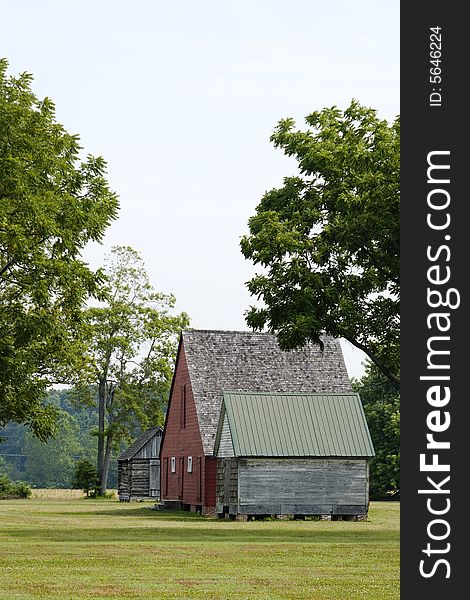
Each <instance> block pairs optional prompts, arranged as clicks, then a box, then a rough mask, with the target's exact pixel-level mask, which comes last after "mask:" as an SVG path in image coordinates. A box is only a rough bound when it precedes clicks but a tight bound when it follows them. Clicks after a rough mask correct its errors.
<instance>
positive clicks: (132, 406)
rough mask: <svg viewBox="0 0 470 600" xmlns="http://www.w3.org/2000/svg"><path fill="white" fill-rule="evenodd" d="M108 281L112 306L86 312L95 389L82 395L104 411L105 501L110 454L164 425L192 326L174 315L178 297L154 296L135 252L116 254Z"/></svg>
mask: <svg viewBox="0 0 470 600" xmlns="http://www.w3.org/2000/svg"><path fill="white" fill-rule="evenodd" d="M105 273H106V277H107V279H106V284H105V285H104V286H103V288H102V293H103V297H104V298H105V300H104V302H103V303H102V304H101V305H100V306H98V307H93V308H90V309H89V310H88V311H87V317H88V323H89V326H90V330H91V331H92V332H93V339H92V343H91V345H90V351H89V357H90V362H91V363H92V365H93V369H94V382H95V386H96V387H95V388H91V387H89V386H87V387H86V388H85V389H84V390H82V401H83V402H85V403H88V404H90V403H93V402H96V403H97V407H98V432H97V435H98V460H97V466H98V474H99V478H100V481H101V494H104V492H105V491H106V484H107V477H108V469H109V462H110V456H111V452H112V451H113V450H115V449H116V447H117V446H118V445H119V444H120V443H121V442H122V441H127V442H129V441H130V439H131V438H132V437H133V435H135V433H136V431H142V430H144V429H146V428H147V427H149V426H155V425H160V424H162V423H163V409H164V407H165V406H166V402H167V400H168V395H169V389H170V385H171V377H172V372H173V366H174V361H175V355H176V350H177V343H178V337H179V334H180V332H181V330H182V329H183V328H184V327H187V325H188V324H189V319H188V316H187V315H186V314H185V313H181V314H178V315H174V314H173V309H174V306H175V298H174V296H172V295H168V294H162V293H158V292H155V291H154V289H153V288H152V286H151V284H150V282H149V278H148V275H147V272H146V270H145V266H144V263H143V261H142V258H141V257H140V255H139V254H138V252H136V251H135V250H133V249H132V248H130V247H123V246H117V247H114V248H113V249H112V252H111V255H110V256H109V257H108V260H107V263H106V268H105ZM94 389H95V390H96V391H97V397H96V396H94V395H93V393H92V392H93V390H94ZM90 392H91V393H90Z"/></svg>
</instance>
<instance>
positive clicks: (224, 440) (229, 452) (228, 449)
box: [217, 412, 234, 458]
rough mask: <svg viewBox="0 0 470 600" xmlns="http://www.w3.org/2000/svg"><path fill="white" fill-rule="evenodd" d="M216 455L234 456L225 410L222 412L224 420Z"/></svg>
mask: <svg viewBox="0 0 470 600" xmlns="http://www.w3.org/2000/svg"><path fill="white" fill-rule="evenodd" d="M217 456H224V457H227V458H229V457H231V456H234V453H233V444H232V436H231V435H230V427H229V424H228V417H227V413H226V412H224V421H223V424H222V431H221V434H220V442H219V448H218V452H217Z"/></svg>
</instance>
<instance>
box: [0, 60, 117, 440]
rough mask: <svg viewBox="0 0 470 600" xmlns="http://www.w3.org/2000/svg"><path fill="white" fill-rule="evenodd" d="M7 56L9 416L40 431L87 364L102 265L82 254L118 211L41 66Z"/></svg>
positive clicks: (2, 297) (0, 74) (1, 261)
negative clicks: (37, 87) (87, 306)
mask: <svg viewBox="0 0 470 600" xmlns="http://www.w3.org/2000/svg"><path fill="white" fill-rule="evenodd" d="M6 69H7V62H6V61H5V60H0V426H4V425H5V424H6V423H7V422H9V421H10V420H13V421H16V422H18V423H25V424H26V425H27V426H28V427H29V428H30V429H31V430H32V432H33V433H34V435H35V436H37V437H38V438H40V439H43V440H44V439H47V438H48V437H50V436H51V434H52V433H53V431H54V424H55V421H56V418H57V411H56V410H55V408H54V406H52V405H50V404H48V403H47V402H45V390H46V389H47V387H48V386H50V385H51V384H52V383H54V382H67V383H70V382H71V381H73V379H74V378H76V376H77V373H81V372H82V371H83V369H85V368H86V363H85V361H84V356H85V352H84V349H85V347H86V329H85V327H84V323H83V319H82V311H81V309H82V307H83V305H84V303H85V301H86V300H87V299H88V298H89V297H93V296H95V297H97V296H99V292H100V285H101V283H102V281H103V276H102V273H100V272H97V273H94V272H92V271H91V270H90V269H89V268H88V266H87V265H86V264H85V263H84V262H83V261H82V260H81V259H80V252H81V251H82V249H83V248H84V247H85V245H86V244H87V243H88V242H89V241H100V240H101V239H102V237H103V234H104V232H105V230H106V228H107V226H108V225H109V224H110V222H111V221H112V220H113V219H115V218H116V216H117V210H118V200H117V197H116V195H115V194H114V193H112V192H111V191H110V190H109V187H108V183H107V181H106V179H105V172H106V164H105V162H104V160H103V159H102V158H99V157H98V158H95V157H92V156H88V157H87V158H86V159H85V160H84V161H82V162H81V161H80V151H81V148H80V146H79V138H78V136H77V135H71V134H69V133H67V132H66V131H65V130H64V128H63V127H62V126H61V125H60V124H59V123H57V122H56V120H55V108H54V104H53V103H52V102H51V100H49V99H48V98H45V99H44V100H39V99H38V98H37V97H36V96H35V95H34V93H33V92H32V90H31V81H32V76H31V75H29V74H27V73H23V74H21V75H19V76H18V77H8V76H7V75H6Z"/></svg>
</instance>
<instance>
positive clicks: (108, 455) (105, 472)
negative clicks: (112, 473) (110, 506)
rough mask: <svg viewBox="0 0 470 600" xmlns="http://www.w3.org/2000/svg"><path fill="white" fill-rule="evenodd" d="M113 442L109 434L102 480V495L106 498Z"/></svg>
mask: <svg viewBox="0 0 470 600" xmlns="http://www.w3.org/2000/svg"><path fill="white" fill-rule="evenodd" d="M112 441H113V436H112V434H111V433H108V435H107V437H106V449H105V452H104V457H103V471H102V476H101V479H100V494H101V495H102V496H104V494H105V493H106V489H107V486H108V474H109V464H110V462H111V445H112Z"/></svg>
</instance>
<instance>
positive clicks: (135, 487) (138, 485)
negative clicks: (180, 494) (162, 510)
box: [118, 427, 163, 502]
mask: <svg viewBox="0 0 470 600" xmlns="http://www.w3.org/2000/svg"><path fill="white" fill-rule="evenodd" d="M162 433H163V429H162V428H161V427H153V428H152V429H147V431H144V433H142V435H141V436H139V437H138V438H137V439H136V440H135V442H133V443H132V444H131V445H130V446H129V448H128V449H127V450H126V451H125V452H123V453H122V454H121V455H120V456H119V458H118V496H119V500H120V501H121V502H129V501H130V500H155V499H157V498H160V458H159V455H160V445H161V442H162Z"/></svg>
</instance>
